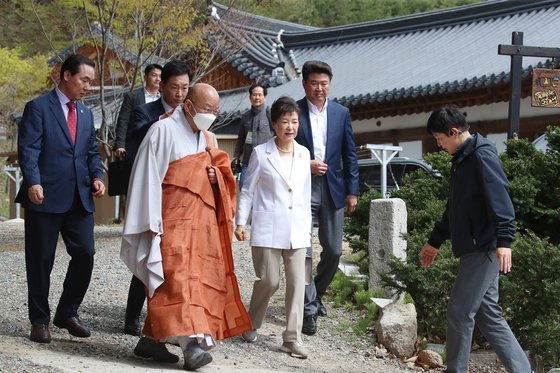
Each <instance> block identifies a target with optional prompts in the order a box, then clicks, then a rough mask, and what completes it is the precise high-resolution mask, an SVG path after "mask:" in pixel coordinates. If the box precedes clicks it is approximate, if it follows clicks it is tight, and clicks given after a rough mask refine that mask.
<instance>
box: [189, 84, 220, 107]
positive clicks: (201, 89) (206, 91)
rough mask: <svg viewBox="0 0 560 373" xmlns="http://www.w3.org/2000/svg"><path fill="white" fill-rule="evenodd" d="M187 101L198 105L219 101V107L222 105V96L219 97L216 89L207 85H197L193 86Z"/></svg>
mask: <svg viewBox="0 0 560 373" xmlns="http://www.w3.org/2000/svg"><path fill="white" fill-rule="evenodd" d="M187 99H188V100H191V101H194V102H197V103H198V102H201V103H202V101H204V102H210V101H217V103H218V105H219V104H220V95H218V91H216V88H214V87H212V86H211V85H210V84H206V83H196V84H195V85H193V86H192V87H191V89H189V93H188V94H187ZM216 108H217V107H216Z"/></svg>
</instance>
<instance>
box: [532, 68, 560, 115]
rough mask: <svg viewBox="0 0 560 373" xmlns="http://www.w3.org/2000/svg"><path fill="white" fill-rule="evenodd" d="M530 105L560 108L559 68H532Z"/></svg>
mask: <svg viewBox="0 0 560 373" xmlns="http://www.w3.org/2000/svg"><path fill="white" fill-rule="evenodd" d="M531 106H537V107H557V108H560V70H554V69H533V85H532V87H531Z"/></svg>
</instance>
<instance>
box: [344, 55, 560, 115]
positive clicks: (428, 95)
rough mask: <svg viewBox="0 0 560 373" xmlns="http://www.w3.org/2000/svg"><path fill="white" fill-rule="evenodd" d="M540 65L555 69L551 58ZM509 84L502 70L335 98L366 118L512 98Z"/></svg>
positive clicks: (527, 76) (527, 77)
mask: <svg viewBox="0 0 560 373" xmlns="http://www.w3.org/2000/svg"><path fill="white" fill-rule="evenodd" d="M539 67H545V68H552V62H551V61H550V60H549V61H547V63H545V64H540V63H539V64H537V65H536V66H535V68H539ZM532 71H533V67H531V66H530V67H528V68H526V69H524V70H523V73H522V80H523V85H522V86H523V90H522V98H524V97H527V96H528V95H530V89H531V73H532ZM509 83H510V78H509V73H506V72H502V73H500V74H492V75H490V76H486V75H483V76H481V77H475V78H472V79H463V80H461V81H453V82H445V83H438V84H434V85H426V86H418V87H408V88H394V89H392V90H390V91H389V90H386V91H383V92H379V91H378V92H375V93H371V94H365V95H356V96H343V97H335V98H333V100H334V101H336V102H338V103H339V104H341V105H344V106H346V107H348V108H349V109H350V111H351V113H352V118H353V119H355V120H364V119H371V118H379V117H390V116H397V115H409V114H417V113H422V112H428V111H431V110H433V109H435V108H437V107H439V106H441V105H442V104H444V103H453V104H455V105H458V106H474V105H483V104H490V103H495V102H503V101H508V100H509V95H510V87H509Z"/></svg>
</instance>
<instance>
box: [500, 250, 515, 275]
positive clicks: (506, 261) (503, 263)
mask: <svg viewBox="0 0 560 373" xmlns="http://www.w3.org/2000/svg"><path fill="white" fill-rule="evenodd" d="M496 258H497V259H498V264H499V265H500V271H502V272H504V273H508V272H509V271H511V266H512V259H511V249H510V248H508V247H498V248H497V249H496Z"/></svg>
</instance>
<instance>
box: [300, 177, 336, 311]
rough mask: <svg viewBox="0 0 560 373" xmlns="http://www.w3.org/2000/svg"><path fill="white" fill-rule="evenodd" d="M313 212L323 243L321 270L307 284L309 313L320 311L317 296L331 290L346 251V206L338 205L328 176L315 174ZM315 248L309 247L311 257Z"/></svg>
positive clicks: (318, 268) (312, 194) (318, 297)
mask: <svg viewBox="0 0 560 373" xmlns="http://www.w3.org/2000/svg"><path fill="white" fill-rule="evenodd" d="M311 215H312V217H313V221H316V222H317V223H318V225H319V243H320V244H321V248H322V250H321V260H320V261H319V264H318V265H317V274H316V275H315V278H314V279H313V281H311V283H310V284H308V285H306V286H305V306H304V315H305V316H309V315H316V314H317V300H320V299H321V298H322V297H323V295H324V294H325V292H326V291H327V288H328V287H329V285H330V283H331V281H332V279H333V277H334V275H335V273H336V270H337V269H338V262H339V259H340V256H341V255H342V225H343V223H344V208H339V209H338V208H336V207H335V206H334V203H333V201H332V198H331V195H330V192H329V187H328V185H327V178H326V177H325V176H313V177H312V183H311ZM311 249H312V248H309V249H308V250H307V257H308V258H310V257H311V254H312V250H311Z"/></svg>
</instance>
